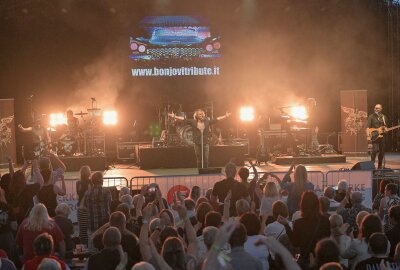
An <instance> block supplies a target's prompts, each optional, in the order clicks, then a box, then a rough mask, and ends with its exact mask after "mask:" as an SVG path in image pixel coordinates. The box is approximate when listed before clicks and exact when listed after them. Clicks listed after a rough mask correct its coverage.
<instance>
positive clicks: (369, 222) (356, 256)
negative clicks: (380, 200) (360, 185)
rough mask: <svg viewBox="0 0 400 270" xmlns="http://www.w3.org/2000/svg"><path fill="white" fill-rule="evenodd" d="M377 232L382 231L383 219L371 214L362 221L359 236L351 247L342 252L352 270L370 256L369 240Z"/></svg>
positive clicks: (352, 242)
mask: <svg viewBox="0 0 400 270" xmlns="http://www.w3.org/2000/svg"><path fill="white" fill-rule="evenodd" d="M376 232H382V222H381V219H380V218H379V216H377V215H374V214H369V215H367V216H366V217H364V219H363V220H362V222H361V230H360V233H359V234H360V235H359V238H358V239H353V240H352V241H351V244H350V247H349V248H348V249H347V250H346V251H345V252H343V253H342V254H341V256H342V257H343V258H345V259H348V260H349V265H350V266H351V270H354V269H355V267H356V265H357V263H359V262H360V261H363V260H365V259H368V258H369V257H370V254H369V253H368V242H369V238H370V237H371V235H372V234H373V233H376Z"/></svg>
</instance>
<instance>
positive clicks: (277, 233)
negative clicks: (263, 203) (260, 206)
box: [265, 201, 291, 240]
mask: <svg viewBox="0 0 400 270" xmlns="http://www.w3.org/2000/svg"><path fill="white" fill-rule="evenodd" d="M272 216H273V219H274V222H272V223H270V224H268V225H267V226H266V227H265V235H266V236H272V237H274V238H275V239H277V240H279V238H281V237H282V236H283V235H285V234H286V229H285V226H283V225H282V224H281V223H279V221H278V217H279V216H281V217H283V218H288V217H289V210H288V208H287V206H286V204H285V203H284V202H282V201H276V202H274V204H273V205H272ZM290 225H291V224H289V226H290Z"/></svg>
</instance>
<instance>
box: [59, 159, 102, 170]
mask: <svg viewBox="0 0 400 270" xmlns="http://www.w3.org/2000/svg"><path fill="white" fill-rule="evenodd" d="M60 159H61V161H62V162H64V164H65V166H66V167H67V172H74V171H79V170H80V168H81V167H82V166H84V165H88V166H89V167H90V169H91V170H92V171H104V170H105V169H106V158H105V157H60Z"/></svg>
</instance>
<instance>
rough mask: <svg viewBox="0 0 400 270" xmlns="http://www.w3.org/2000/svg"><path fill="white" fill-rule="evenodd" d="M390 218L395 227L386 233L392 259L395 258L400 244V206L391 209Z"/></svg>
mask: <svg viewBox="0 0 400 270" xmlns="http://www.w3.org/2000/svg"><path fill="white" fill-rule="evenodd" d="M389 218H390V223H391V224H392V225H393V227H392V228H391V229H390V230H389V231H387V232H386V237H387V238H388V240H389V242H390V257H393V256H394V253H395V249H396V246H397V244H398V243H399V242H400V205H395V206H392V207H390V208H389Z"/></svg>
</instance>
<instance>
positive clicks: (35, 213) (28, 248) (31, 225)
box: [16, 203, 65, 262]
mask: <svg viewBox="0 0 400 270" xmlns="http://www.w3.org/2000/svg"><path fill="white" fill-rule="evenodd" d="M45 232H46V233H48V234H50V235H51V236H52V237H53V240H54V242H55V244H56V245H57V247H58V251H59V253H60V256H61V258H64V257H65V241H64V234H63V233H62V231H61V229H60V227H58V225H57V223H55V222H54V220H53V219H51V218H50V217H49V214H48V213H47V209H46V206H44V205H43V204H41V203H39V204H36V205H35V206H34V207H33V208H32V210H31V212H30V213H29V216H28V218H26V219H25V220H24V221H23V222H22V223H21V225H20V226H19V228H18V232H17V237H16V242H17V246H19V247H20V248H23V262H26V261H27V260H30V259H32V258H33V257H34V251H33V243H34V240H35V239H36V237H37V236H38V235H40V234H42V233H45Z"/></svg>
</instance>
